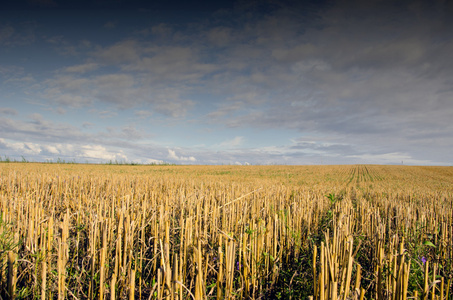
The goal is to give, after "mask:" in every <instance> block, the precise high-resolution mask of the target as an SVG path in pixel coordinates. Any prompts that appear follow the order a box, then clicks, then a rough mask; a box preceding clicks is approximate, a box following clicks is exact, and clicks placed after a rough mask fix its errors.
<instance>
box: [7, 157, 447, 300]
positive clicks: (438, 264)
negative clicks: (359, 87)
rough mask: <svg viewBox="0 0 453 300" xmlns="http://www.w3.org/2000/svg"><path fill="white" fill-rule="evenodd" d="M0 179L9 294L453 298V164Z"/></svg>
mask: <svg viewBox="0 0 453 300" xmlns="http://www.w3.org/2000/svg"><path fill="white" fill-rule="evenodd" d="M0 175H1V178H0V211H1V220H0V262H1V268H0V295H1V297H2V299H12V298H15V299H172V300H176V299H320V300H323V299H410V298H412V299H440V300H445V299H453V297H452V294H453V292H452V290H453V286H452V278H453V168H452V167H418V166H414V167H409V166H379V165H348V166H117V165H76V164H37V163H1V164H0ZM448 297H449V298H448Z"/></svg>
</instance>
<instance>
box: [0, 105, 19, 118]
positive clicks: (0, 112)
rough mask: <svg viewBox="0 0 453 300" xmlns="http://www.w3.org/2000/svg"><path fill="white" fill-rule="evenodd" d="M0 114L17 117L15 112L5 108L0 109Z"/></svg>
mask: <svg viewBox="0 0 453 300" xmlns="http://www.w3.org/2000/svg"><path fill="white" fill-rule="evenodd" d="M0 114H4V115H11V116H15V115H17V110H15V109H12V108H7V107H6V108H0Z"/></svg>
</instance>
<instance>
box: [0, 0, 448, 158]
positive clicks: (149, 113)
mask: <svg viewBox="0 0 453 300" xmlns="http://www.w3.org/2000/svg"><path fill="white" fill-rule="evenodd" d="M134 3H135V2H134ZM55 5H56V7H62V5H63V6H64V4H62V2H60V1H57V2H55ZM141 5H143V3H141V4H138V2H137V3H135V4H134V5H131V6H130V7H129V9H130V10H127V11H126V12H123V13H119V12H118V13H113V14H112V13H110V14H107V13H105V14H103V13H102V12H98V15H97V16H96V18H97V19H96V18H93V16H91V17H90V18H89V17H87V22H86V25H84V26H88V28H80V29H79V30H76V31H75V32H69V31H68V30H65V29H60V30H55V29H53V30H51V29H50V28H51V26H50V25H53V24H54V22H56V21H54V20H52V19H50V20H49V19H43V18H42V17H40V16H41V15H40V14H39V13H40V12H41V11H40V10H39V11H36V12H29V13H30V14H31V16H30V17H31V18H30V19H31V20H33V21H30V22H24V21H21V20H19V18H17V17H14V16H10V17H9V19H5V20H7V21H6V23H3V24H1V26H0V45H1V46H2V50H1V52H2V53H1V54H2V57H4V59H0V77H1V78H2V84H1V85H0V88H1V92H2V95H3V96H2V102H1V103H2V104H1V105H0V128H1V132H2V142H1V144H0V146H1V147H2V149H0V151H3V152H5V154H8V155H11V156H19V155H23V154H26V155H32V156H33V157H34V158H36V159H37V160H40V159H41V160H42V159H48V158H49V157H55V156H57V155H61V156H65V157H68V158H74V159H79V158H81V159H90V160H91V159H92V160H96V159H97V160H134V161H141V162H146V161H170V162H176V163H201V164H203V163H232V164H234V163H237V162H239V163H245V162H250V163H263V164H267V163H272V164H274V163H282V164H306V163H401V161H403V162H406V163H410V164H444V165H445V164H446V165H449V164H451V161H452V158H453V156H452V154H451V151H450V149H451V148H452V146H453V139H452V137H451V132H453V125H452V124H451V121H450V118H451V115H453V103H452V100H451V99H453V89H452V88H451V86H452V83H453V60H452V59H451V58H450V56H451V53H453V35H452V33H451V30H449V28H452V27H453V26H452V25H453V24H452V23H453V21H452V20H453V18H451V17H452V15H453V6H452V5H451V4H450V3H449V2H444V1H434V2H427V1H415V2H414V1H402V2H398V3H396V2H393V1H366V2H360V3H359V2H356V1H340V2H336V3H318V4H312V3H309V2H308V1H307V2H302V3H300V4H299V3H298V2H293V1H286V2H281V3H278V4H277V3H273V2H271V1H269V2H267V3H266V2H260V4H258V3H255V4H252V5H251V4H248V2H240V1H237V2H234V5H230V4H228V5H227V4H226V3H220V4H218V6H212V7H210V8H209V9H206V10H201V9H193V10H191V11H190V12H188V13H186V14H183V15H184V18H182V14H181V13H180V12H179V13H178V12H177V11H173V10H167V8H163V7H161V8H160V9H164V11H166V12H167V15H166V17H160V18H157V17H156V16H158V15H159V13H158V12H162V11H156V10H153V9H152V8H149V7H143V6H141ZM139 6H140V7H141V8H142V9H141V10H132V9H133V8H134V9H136V8H137V7H139ZM144 8H147V9H144ZM43 9H44V8H43ZM91 12H92V11H91V10H90V9H89V8H87V10H84V11H81V12H80V14H86V15H87V16H88V15H90V13H91ZM54 13H55V15H53V17H55V19H56V18H57V17H61V15H60V14H63V12H62V11H59V10H56V11H55V12H54ZM201 14H202V15H203V16H204V17H203V18H200V15H201ZM79 17H80V15H68V16H67V19H68V22H70V21H71V20H74V19H75V18H79ZM151 17H153V18H151ZM150 19H151V20H154V21H150ZM62 25H64V24H62ZM61 28H65V27H64V26H61ZM87 29H89V31H87ZM87 32H89V34H88V33H87ZM32 49H36V50H33V51H34V52H32ZM30 57H31V58H33V59H30ZM44 62H46V63H44Z"/></svg>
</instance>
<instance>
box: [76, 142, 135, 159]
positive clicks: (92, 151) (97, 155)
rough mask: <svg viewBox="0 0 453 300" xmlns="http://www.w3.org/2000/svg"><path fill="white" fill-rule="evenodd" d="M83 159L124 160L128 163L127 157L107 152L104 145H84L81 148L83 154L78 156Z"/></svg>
mask: <svg viewBox="0 0 453 300" xmlns="http://www.w3.org/2000/svg"><path fill="white" fill-rule="evenodd" d="M78 156H79V157H83V158H90V159H93V158H94V159H101V160H105V161H107V160H124V161H127V156H126V155H125V154H124V153H123V152H122V151H118V152H112V151H109V150H107V149H106V148H105V147H104V146H102V145H84V146H82V147H81V153H80V154H79V155H78Z"/></svg>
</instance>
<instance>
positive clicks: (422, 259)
mask: <svg viewBox="0 0 453 300" xmlns="http://www.w3.org/2000/svg"><path fill="white" fill-rule="evenodd" d="M420 260H421V261H422V263H423V265H424V264H425V263H426V258H425V257H424V256H422V257H421V258H420Z"/></svg>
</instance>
